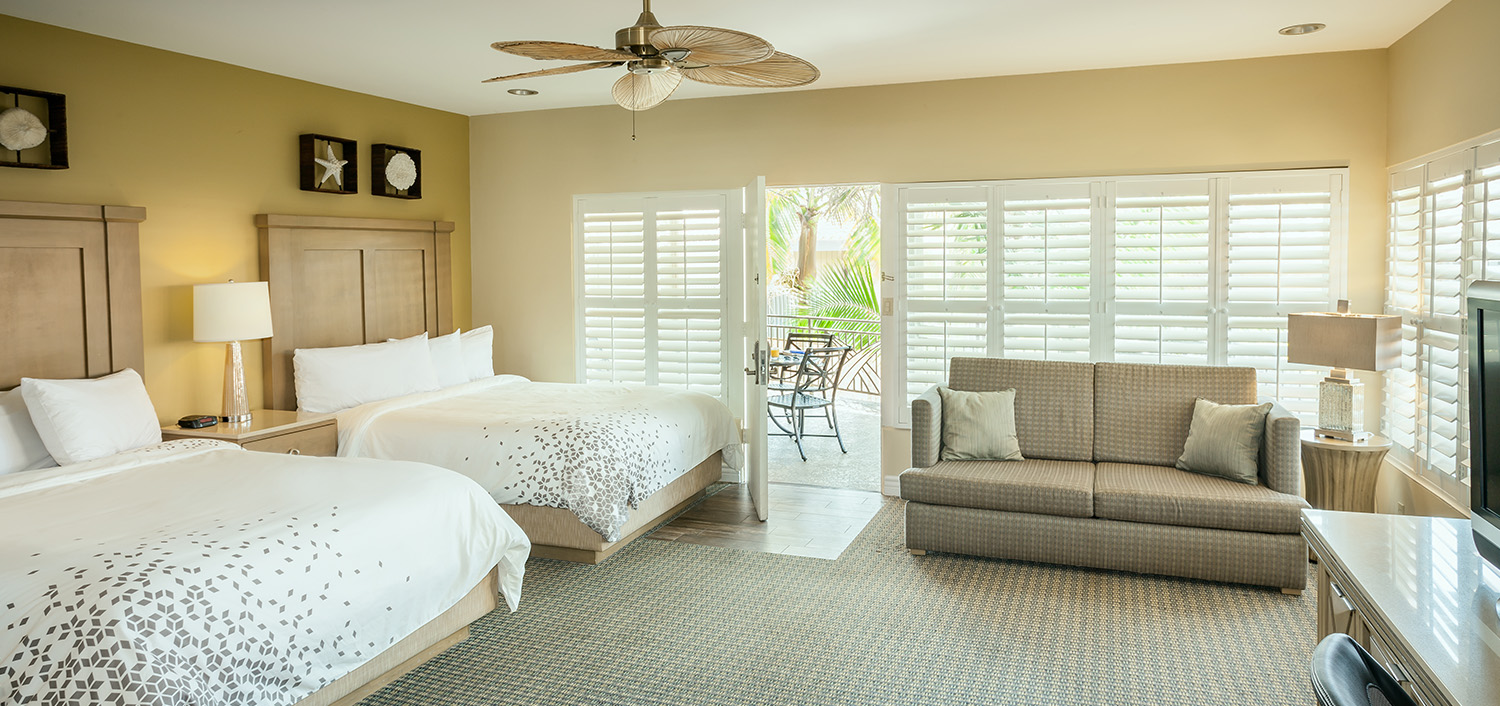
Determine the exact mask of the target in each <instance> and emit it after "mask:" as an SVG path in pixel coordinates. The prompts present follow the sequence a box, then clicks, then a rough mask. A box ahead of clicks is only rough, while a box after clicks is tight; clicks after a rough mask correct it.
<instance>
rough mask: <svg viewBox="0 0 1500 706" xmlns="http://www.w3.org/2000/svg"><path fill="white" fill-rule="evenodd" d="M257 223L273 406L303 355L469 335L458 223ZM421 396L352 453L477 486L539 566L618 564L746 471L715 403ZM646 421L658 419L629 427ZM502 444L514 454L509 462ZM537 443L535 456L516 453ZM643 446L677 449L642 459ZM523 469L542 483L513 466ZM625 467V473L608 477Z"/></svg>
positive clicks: (519, 392)
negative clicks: (419, 464)
mask: <svg viewBox="0 0 1500 706" xmlns="http://www.w3.org/2000/svg"><path fill="white" fill-rule="evenodd" d="M257 225H258V227H259V229H260V245H261V273H262V275H263V276H264V278H265V279H266V280H268V281H269V282H270V283H271V311H272V319H273V321H274V322H275V334H274V335H273V336H272V337H271V338H269V339H266V341H265V342H264V355H263V360H264V365H265V394H266V400H265V406H266V407H268V408H272V409H296V408H297V406H298V405H297V391H296V386H295V381H294V368H293V364H292V359H293V354H294V351H296V350H297V349H309V348H327V347H335V346H350V345H359V344H368V343H379V342H382V341H386V340H388V339H392V338H396V339H399V338H404V337H409V336H413V335H419V334H421V333H423V332H426V333H427V334H429V335H431V336H439V335H444V334H448V333H451V332H452V331H453V323H452V313H451V311H450V308H451V299H452V294H451V291H452V286H451V272H450V268H451V263H450V257H449V238H450V234H451V232H452V230H453V224H451V223H447V222H441V221H406V220H386V219H366V218H332V217H305V216H282V215H270V214H267V215H261V216H258V217H257ZM415 398H416V399H405V398H402V399H398V400H393V401H388V402H382V403H374V404H372V405H364V406H362V407H361V408H356V409H353V410H349V411H347V412H342V413H340V416H339V437H340V444H339V445H340V451H339V453H340V455H359V456H369V457H377V458H393V459H402V460H414V461H423V462H428V463H433V464H435V465H440V466H443V467H445V468H450V469H452V470H456V471H459V472H461V473H465V474H466V475H470V476H471V477H473V478H475V479H476V480H478V481H479V482H480V484H481V485H482V486H484V487H485V488H486V490H488V491H490V492H491V495H492V496H493V497H494V498H495V500H496V501H497V502H499V503H500V505H501V507H503V508H504V509H505V511H506V512H508V513H509V514H510V516H511V517H512V518H513V519H515V520H516V522H517V524H519V525H520V526H521V528H522V529H523V530H525V531H526V534H527V535H528V536H529V537H530V538H531V542H532V555H533V556H541V557H547V558H554V559H564V560H568V561H577V562H584V563H597V562H600V561H603V560H605V559H607V558H608V557H609V556H611V555H612V554H614V553H615V552H616V551H618V550H619V549H620V548H621V547H623V546H625V545H626V544H628V543H629V542H630V541H632V540H634V539H635V538H637V537H639V536H640V535H641V534H644V533H645V532H646V531H648V530H650V529H651V527H653V526H654V525H655V524H656V523H657V522H658V521H659V520H661V519H663V518H665V517H667V516H670V515H672V514H675V513H676V512H678V511H680V510H682V509H683V508H686V507H687V506H688V505H690V504H691V503H693V502H695V501H696V500H697V499H699V498H701V497H702V495H703V493H704V491H705V489H706V488H707V487H708V486H709V485H711V484H712V483H714V482H715V481H718V480H719V479H720V478H722V477H723V469H724V468H725V467H728V468H731V469H733V468H737V467H738V466H739V465H740V464H741V463H742V461H741V459H740V457H739V454H738V451H739V445H738V444H739V433H738V427H737V424H736V422H735V420H734V416H733V414H732V412H730V410H729V409H728V407H726V406H725V405H724V404H723V403H722V402H719V401H718V400H715V399H714V398H712V397H709V396H707V395H702V394H699V393H688V392H671V391H667V390H664V389H661V388H646V389H641V388H628V389H627V388H609V387H596V386H585V385H562V384H555V383H534V382H530V381H527V380H524V379H522V378H517V377H515V376H503V375H502V376H496V377H495V379H492V380H476V381H473V382H469V383H467V384H464V385H459V386H457V387H456V388H447V389H445V390H441V391H439V392H437V393H422V394H421V395H417V396H415ZM364 407H373V408H375V409H364ZM638 414H644V415H646V416H647V417H649V419H638V420H636V422H637V423H634V424H630V423H622V420H626V419H630V418H633V417H632V415H638ZM542 429H546V430H547V431H546V432H545V433H542V432H541V431H540V430H542ZM668 432H670V433H668ZM487 433H488V434H490V438H488V439H486V438H484V437H485V435H486V434H487ZM601 434H602V435H603V436H604V438H607V439H609V442H608V444H606V445H607V446H609V447H610V448H613V449H614V450H616V451H618V450H620V449H621V448H623V447H632V448H629V449H626V451H628V453H625V454H623V455H622V454H619V453H617V454H615V455H614V456H600V455H597V454H594V455H590V454H589V453H588V452H587V450H588V449H589V448H594V449H597V448H599V444H598V443H595V442H597V441H598V439H599V438H601ZM632 435H633V436H632ZM689 435H692V438H691V439H689V438H687V436H689ZM502 437H503V438H504V439H509V440H511V441H512V442H514V443H513V445H512V446H511V447H504V449H506V450H502V447H501V443H500V441H498V439H500V438H502ZM527 439H530V440H531V442H532V443H531V444H530V446H529V447H528V448H527V449H526V450H525V451H523V452H521V453H513V452H511V451H510V450H508V449H511V448H515V444H520V443H522V442H525V441H526V440H527ZM643 440H654V441H655V442H656V443H653V444H651V445H652V446H653V447H663V448H658V449H657V451H659V453H656V454H654V455H642V454H639V453H636V450H635V449H634V448H633V447H634V446H639V445H641V442H642V441H643ZM632 442H634V443H632ZM664 447H670V448H664ZM518 458H524V459H526V460H527V462H528V463H530V464H531V466H530V467H529V468H531V469H532V470H529V471H528V470H526V469H520V470H519V471H517V469H515V468H512V466H514V465H515V463H516V459H518ZM481 459H482V460H481ZM578 459H586V460H587V461H588V462H586V463H579V462H577V461H578ZM610 467H612V469H613V470H616V471H618V473H616V474H615V475H608V474H606V473H605V471H606V470H610ZM496 468H499V469H500V471H503V472H502V473H498V474H497V473H494V471H495V469H496ZM558 474H565V475H566V478H561V477H559V475H558ZM619 482H623V487H620V486H619ZM528 483H529V484H530V485H529V486H528ZM565 486H567V487H572V488H574V489H575V490H576V491H577V492H576V493H575V495H574V497H573V498H572V499H569V498H561V497H559V495H558V493H556V492H551V491H550V490H549V488H552V489H555V488H559V487H565ZM604 491H608V492H609V493H610V494H612V495H614V496H615V497H617V498H624V499H625V500H626V503H625V507H624V508H623V509H622V508H621V506H620V505H619V503H615V505H614V509H613V510H610V511H597V512H596V511H594V509H592V508H588V507H583V506H582V505H583V504H584V503H580V502H579V499H580V498H592V497H593V496H594V495H596V494H597V493H599V492H604Z"/></svg>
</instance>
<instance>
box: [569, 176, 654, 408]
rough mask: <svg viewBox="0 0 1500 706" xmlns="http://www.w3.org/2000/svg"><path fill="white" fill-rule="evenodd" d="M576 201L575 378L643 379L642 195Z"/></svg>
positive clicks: (643, 251)
mask: <svg viewBox="0 0 1500 706" xmlns="http://www.w3.org/2000/svg"><path fill="white" fill-rule="evenodd" d="M580 206H581V207H580V208H579V209H578V211H577V213H575V218H576V219H577V223H578V224H579V225H580V226H581V229H582V234H581V243H580V245H581V250H582V252H581V253H580V254H579V261H580V263H581V266H582V272H581V274H580V283H581V285H582V297H581V304H582V306H581V307H580V309H581V311H580V312H579V316H580V321H581V324H582V331H581V335H580V336H579V341H578V343H579V348H580V350H581V356H580V358H581V368H582V369H581V370H580V371H579V382H617V383H645V382H646V241H645V232H646V213H645V200H644V199H628V200H610V201H592V202H582V203H580Z"/></svg>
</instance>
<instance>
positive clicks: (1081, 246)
mask: <svg viewBox="0 0 1500 706" xmlns="http://www.w3.org/2000/svg"><path fill="white" fill-rule="evenodd" d="M1090 191H1091V185H1090V184H1089V183H1087V182H1083V183H1077V182H1075V183H1066V182H1063V183H1050V184H1044V185H1014V186H1011V185H1007V186H1003V187H1001V188H1000V194H1001V201H1000V203H1001V219H1002V223H1003V224H1004V228H1003V231H1002V233H1001V237H1000V238H998V239H992V240H991V242H998V244H999V245H1000V250H1001V259H1000V261H999V262H998V263H997V264H998V267H999V282H1000V285H1001V286H1000V288H999V290H998V291H996V292H994V295H995V298H996V301H995V302H994V306H995V308H997V309H998V310H999V313H1000V322H999V323H1000V337H999V345H998V350H994V351H993V353H994V354H997V355H1001V356H1005V357H1007V358H1035V359H1039V360H1073V361H1083V362H1087V361H1088V360H1089V359H1090V346H1089V330H1090V318H1091V317H1090V304H1091V287H1090V269H1091V266H1092V260H1093V258H1092V235H1093V232H1092V220H1093V216H1092V213H1093V212H1092V204H1093V199H1092V196H1091V193H1090Z"/></svg>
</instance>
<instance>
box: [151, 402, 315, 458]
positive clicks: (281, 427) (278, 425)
mask: <svg viewBox="0 0 1500 706" xmlns="http://www.w3.org/2000/svg"><path fill="white" fill-rule="evenodd" d="M161 438H162V440H163V441H170V440H172V439H218V440H219V441H228V442H229V443H232V444H239V445H240V446H243V447H245V448H247V449H250V450H251V451H269V452H271V453H287V454H302V455H304V456H335V455H337V454H338V450H339V427H338V420H337V418H335V417H334V416H333V415H331V414H303V413H301V412H287V411H283V410H279V409H257V410H254V411H252V412H251V413H250V421H249V422H246V423H244V424H229V423H227V422H219V423H218V424H216V425H214V426H211V427H205V428H203V429H183V428H181V427H178V426H176V425H173V426H169V427H162V429H161Z"/></svg>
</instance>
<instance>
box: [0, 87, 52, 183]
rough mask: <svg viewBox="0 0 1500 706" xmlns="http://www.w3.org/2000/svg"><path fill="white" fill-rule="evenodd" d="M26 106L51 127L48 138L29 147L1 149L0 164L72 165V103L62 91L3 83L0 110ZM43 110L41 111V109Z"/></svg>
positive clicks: (22, 166) (47, 166) (48, 167)
mask: <svg viewBox="0 0 1500 706" xmlns="http://www.w3.org/2000/svg"><path fill="white" fill-rule="evenodd" d="M11 108H24V109H26V110H29V111H31V113H32V114H34V115H36V116H37V117H38V118H40V119H41V120H42V122H43V123H44V124H45V125H46V126H47V139H46V140H44V141H43V142H42V144H40V145H37V146H36V147H32V148H31V149H26V150H20V151H16V150H7V149H4V148H0V167H21V168H23V169H67V168H68V104H67V97H66V96H64V95H63V94H61V93H49V92H47V91H33V90H30V89H27V88H15V87H13V86H0V111H4V110H9V109H11ZM39 111H40V112H39Z"/></svg>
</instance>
